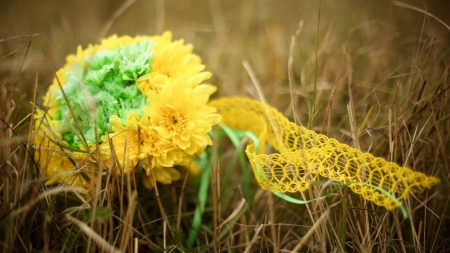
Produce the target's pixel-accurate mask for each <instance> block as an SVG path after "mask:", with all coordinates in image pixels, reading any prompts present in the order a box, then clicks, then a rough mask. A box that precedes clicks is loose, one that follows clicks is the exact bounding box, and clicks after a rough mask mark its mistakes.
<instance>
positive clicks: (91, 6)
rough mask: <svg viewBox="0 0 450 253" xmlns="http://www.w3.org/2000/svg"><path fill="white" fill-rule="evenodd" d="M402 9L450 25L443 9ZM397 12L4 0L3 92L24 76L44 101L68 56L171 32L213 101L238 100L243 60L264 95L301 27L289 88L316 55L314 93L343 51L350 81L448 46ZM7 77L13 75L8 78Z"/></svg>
mask: <svg viewBox="0 0 450 253" xmlns="http://www.w3.org/2000/svg"><path fill="white" fill-rule="evenodd" d="M320 3H321V4H320ZM404 3H406V4H409V5H412V6H415V7H416V8H418V9H420V10H422V11H428V12H429V13H432V14H433V15H434V16H436V17H437V18H439V19H440V20H442V21H443V22H444V23H446V24H450V15H448V13H450V3H449V2H448V1H443V0H440V1H439V0H437V1H420V0H415V1H411V0H407V1H405V2H404ZM399 5H400V4H396V3H395V2H392V1H388V0H381V1H357V0H343V1H322V2H320V1H297V0H284V1H275V0H228V1H219V0H196V1H188V0H181V1H164V0H152V1H147V0H146V1H144V0H135V1H117V0H107V1H58V0H53V1H52V0H47V1H24V0H17V1H6V0H3V1H1V3H0V7H1V8H0V24H1V26H0V38H1V40H2V41H1V43H0V52H1V55H0V57H1V58H0V71H1V73H2V76H4V77H3V78H2V80H3V81H4V82H7V83H13V82H14V80H15V78H16V75H17V74H18V72H21V73H23V74H24V75H21V78H20V80H19V82H18V84H17V85H18V87H19V88H21V89H20V90H21V91H23V92H25V94H26V92H29V91H31V89H26V88H25V87H29V83H27V82H26V81H25V80H28V79H27V78H26V77H32V78H31V79H29V80H34V76H35V75H36V72H37V73H38V76H39V90H38V93H39V94H42V93H44V92H45V89H46V87H47V85H48V84H49V83H50V82H51V79H52V74H51V70H50V65H53V67H54V68H55V69H58V68H59V67H61V66H62V65H63V64H64V61H65V57H66V55H67V54H70V53H74V52H76V48H77V46H78V45H81V46H83V47H85V46H86V45H88V44H89V43H96V42H98V41H99V40H100V39H101V38H103V37H105V36H109V35H112V34H118V35H125V34H128V35H131V36H133V35H138V34H146V35H152V34H160V33H162V32H163V31H165V30H171V31H172V32H173V34H174V39H179V38H183V39H185V41H186V42H188V43H192V44H193V45H194V46H195V53H197V54H199V55H200V56H201V57H202V59H203V61H204V63H205V64H206V66H207V70H209V71H211V72H213V74H214V77H213V79H211V82H212V83H214V84H215V85H217V86H219V87H220V95H246V91H245V87H246V85H247V84H248V80H247V79H246V78H247V74H246V73H245V70H244V68H243V65H242V62H243V61H247V62H249V64H250V65H251V66H252V68H253V70H254V71H255V73H256V74H257V76H258V79H259V81H260V82H261V84H262V85H263V87H264V90H265V91H266V93H267V95H268V96H270V94H277V93H274V92H273V91H275V90H276V89H280V88H281V87H282V85H283V84H285V83H286V82H287V79H288V73H287V66H288V59H289V54H290V44H291V37H292V36H293V35H295V33H296V31H297V30H298V28H299V22H303V27H302V29H301V32H300V34H299V36H298V37H297V38H296V40H295V45H294V48H293V56H294V57H293V69H294V73H293V74H295V77H296V78H297V79H298V78H300V77H305V78H306V77H307V76H308V75H307V74H306V75H301V74H300V73H302V72H304V73H307V72H308V71H310V70H311V68H312V67H313V66H314V64H315V54H316V51H317V53H318V56H319V59H318V60H319V67H320V68H321V70H322V71H323V72H327V71H331V72H334V73H323V72H322V73H320V72H319V83H321V84H322V85H325V83H333V82H335V81H336V77H337V76H338V75H339V72H340V71H342V70H343V69H342V68H341V67H342V66H343V57H342V56H343V54H344V52H345V47H347V48H349V49H350V50H347V51H351V52H350V53H351V54H352V55H351V56H352V63H353V64H352V67H353V73H354V74H355V77H354V78H357V77H358V76H361V75H362V74H360V73H359V72H361V71H362V72H364V71H369V70H370V71H372V72H376V71H374V70H373V69H372V67H373V66H370V64H371V63H374V62H376V64H377V65H378V66H379V65H380V62H379V61H393V62H396V63H399V64H397V65H401V62H399V61H401V60H404V58H402V57H403V56H404V54H411V53H413V52H414V48H415V47H417V43H419V42H423V43H426V40H428V39H434V42H432V43H437V44H438V45H439V47H445V46H447V45H448V39H449V30H448V28H446V27H445V26H444V25H442V24H439V22H438V21H436V20H435V19H434V18H431V17H429V16H427V15H424V14H423V13H421V12H418V11H416V10H411V9H410V8H405V7H401V6H399ZM319 13H320V18H319ZM420 40H422V41H420ZM30 41H31V44H30V48H29V51H28V54H27V57H26V58H25V62H24V63H23V66H22V67H21V65H22V61H23V59H24V55H25V53H26V51H27V46H28V43H29V42H30ZM317 42H318V45H316V44H317ZM428 42H429V41H428ZM386 45H388V46H389V47H388V46H386ZM44 48H46V50H47V52H48V57H49V58H50V62H48V61H47V60H46V56H45V54H44ZM316 49H318V50H316ZM383 50H384V51H383ZM386 50H389V51H386ZM325 59H326V60H325ZM361 65H362V66H361ZM393 65H394V64H393ZM404 65H406V64H404ZM382 71H386V70H382ZM392 71H393V70H392ZM5 73H13V75H12V76H10V77H7V76H5ZM379 76H380V79H382V78H384V77H383V76H382V74H379ZM325 78H327V79H325ZM303 81H304V82H305V83H303V84H304V85H309V84H311V80H301V82H303ZM355 81H356V80H355ZM357 81H364V80H357ZM365 81H366V82H367V81H369V80H365ZM371 81H372V82H373V81H375V80H371ZM296 82H297V84H298V83H300V81H298V80H297V81H296ZM366 85H368V86H371V84H368V83H366ZM22 88H25V89H22ZM25 94H24V95H25Z"/></svg>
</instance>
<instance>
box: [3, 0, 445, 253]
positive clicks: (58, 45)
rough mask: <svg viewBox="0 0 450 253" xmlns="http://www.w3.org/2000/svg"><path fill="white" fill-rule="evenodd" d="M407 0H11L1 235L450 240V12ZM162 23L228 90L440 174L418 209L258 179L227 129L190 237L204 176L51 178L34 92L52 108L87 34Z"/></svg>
mask: <svg viewBox="0 0 450 253" xmlns="http://www.w3.org/2000/svg"><path fill="white" fill-rule="evenodd" d="M405 3H406V4H407V5H405V4H402V3H400V4H399V3H398V2H389V1H372V2H364V3H363V2H361V1H356V0H346V1H339V2H337V1H336V2H332V1H322V2H321V3H320V2H319V1H317V2H316V1H294V0H286V1H270V0H261V1H257V0H244V1H237V0H229V1H219V0H208V1H206V0H205V1H163V0H155V1H126V2H121V1H83V3H80V2H78V1H68V2H67V1H55V0H52V1H46V2H45V3H42V2H39V1H33V2H31V1H8V2H5V3H2V4H0V5H1V8H0V23H1V24H2V27H1V28H0V52H1V54H0V119H1V120H2V122H1V123H0V126H1V128H0V136H1V137H0V147H1V151H0V152H1V155H0V171H1V177H0V231H3V232H2V233H0V249H1V250H2V251H3V252H12V251H18V252H33V251H39V252H56V251H83V252H93V251H108V252H110V251H122V252H147V251H153V252H190V251H193V252H205V251H209V252H221V251H228V252H253V251H255V252H297V251H299V252H343V251H348V252H448V251H449V250H450V241H449V235H450V220H449V219H450V217H449V215H448V213H449V211H448V204H449V203H448V202H449V198H450V197H449V194H448V192H449V191H450V183H449V178H448V177H449V175H450V162H449V160H450V155H449V154H450V137H449V136H450V133H449V130H450V101H449V100H450V99H449V98H450V81H449V73H448V71H449V65H448V62H449V60H450V58H449V51H448V48H449V37H448V36H449V34H450V33H449V32H450V31H449V30H448V29H447V28H446V26H445V24H447V25H450V17H449V16H448V15H447V11H446V8H447V9H448V7H447V6H446V5H445V3H438V2H436V3H434V2H430V3H424V2H420V1H408V2H405ZM411 6H414V8H411ZM319 10H320V16H319ZM430 14H431V15H430ZM436 19H439V20H436ZM299 23H300V25H299ZM166 29H168V30H172V32H173V34H174V37H175V38H177V39H178V38H184V39H185V40H186V41H187V42H189V43H192V44H194V46H195V52H196V53H197V54H199V55H200V56H201V57H202V59H203V61H204V63H205V64H206V66H207V70H209V71H211V72H212V73H213V74H214V76H213V78H212V79H211V80H210V82H211V83H213V84H215V85H217V86H218V87H219V91H218V92H217V94H216V95H215V96H216V97H221V96H248V97H254V98H261V97H263V98H265V99H266V100H267V102H268V103H269V104H271V105H273V106H276V107H277V108H278V109H279V110H280V111H281V112H283V113H284V114H285V115H286V116H287V117H289V118H291V119H292V120H293V121H295V122H297V124H302V125H304V126H307V127H309V128H312V129H314V130H315V131H317V132H320V133H323V134H326V135H328V136H330V137H333V138H336V139H338V140H339V141H341V142H343V143H347V144H349V145H352V146H353V147H357V148H359V149H361V150H364V151H368V152H370V153H372V154H374V155H376V156H381V157H384V158H386V159H388V160H392V161H395V162H397V163H399V164H402V165H405V166H407V167H410V168H412V169H414V170H416V171H421V172H424V173H426V174H428V175H435V176H437V177H439V178H440V179H441V183H440V184H439V185H438V186H436V187H434V188H433V189H431V190H429V191H426V192H424V193H421V194H413V195H411V196H410V197H409V199H408V200H407V201H405V203H404V206H405V208H406V210H407V213H408V218H406V219H404V218H403V217H402V215H401V212H400V211H398V210H397V211H393V212H388V211H386V210H385V209H383V208H380V207H377V206H375V205H373V204H372V203H369V202H365V201H362V200H361V199H360V198H359V197H358V196H356V195H355V194H353V193H352V192H351V191H350V189H346V188H344V189H342V190H340V191H338V192H337V193H336V194H333V195H332V196H331V197H329V198H327V199H325V200H322V201H316V202H313V203H311V204H307V205H295V204H291V203H288V202H286V201H284V200H282V199H279V198H278V197H276V196H274V195H273V194H271V193H270V192H267V191H263V190H261V189H260V188H259V187H258V186H257V184H256V182H255V180H254V179H253V175H251V174H249V173H248V172H249V169H250V168H249V165H248V164H246V166H244V167H243V168H241V166H240V165H239V163H231V165H233V166H230V161H232V160H233V156H236V154H237V152H239V150H238V151H235V149H234V148H233V147H232V145H231V144H230V143H229V142H228V141H227V140H224V139H223V138H222V139H220V140H219V139H215V142H216V143H217V145H215V146H214V147H213V148H212V150H211V159H210V162H211V165H212V168H211V175H210V177H209V191H208V194H209V195H208V199H207V202H206V206H205V212H204V215H203V219H202V224H201V226H200V228H199V231H198V234H197V237H196V240H195V245H194V246H193V247H188V243H187V240H188V239H187V238H188V233H189V229H190V228H191V226H192V219H193V217H194V212H195V208H196V207H197V205H198V203H199V202H198V197H197V194H198V184H197V183H196V182H195V180H192V179H186V180H180V181H179V182H176V183H174V184H172V185H169V186H165V185H158V188H157V191H156V190H154V191H148V190H145V189H144V188H143V187H142V186H141V185H140V184H139V182H137V180H136V178H133V177H119V176H118V175H115V174H107V176H106V178H105V179H104V180H105V181H106V182H109V183H111V184H112V185H115V186H116V192H115V193H114V194H113V193H112V192H111V191H109V190H107V189H103V188H101V187H100V186H98V187H95V191H94V192H93V193H92V195H91V196H84V195H80V194H78V193H76V192H77V191H76V190H75V189H73V187H72V188H71V187H58V186H46V185H44V182H45V178H43V177H42V175H41V174H40V171H39V168H38V167H37V166H36V164H35V163H36V161H34V160H33V153H34V150H33V135H32V125H33V124H31V123H32V120H33V116H32V115H33V112H34V110H35V107H34V104H36V105H38V106H39V107H40V108H43V107H44V105H42V100H41V99H40V98H41V97H42V95H43V94H44V93H45V91H46V89H47V87H48V85H49V84H50V83H51V80H52V78H53V73H52V70H51V67H50V66H52V65H53V66H55V67H56V68H59V67H60V66H62V65H63V64H64V60H65V58H64V57H65V56H66V55H67V54H69V53H73V52H75V50H76V46H77V45H79V44H81V45H83V46H86V45H87V44H88V43H96V42H97V41H98V40H99V39H100V38H101V37H102V36H105V35H106V36H108V35H111V34H113V33H117V34H120V35H123V34H129V35H136V34H149V35H151V34H156V33H161V32H162V31H163V30H166ZM44 47H45V48H46V49H47V50H48V54H47V55H46V54H45V53H44V50H43V48H44ZM47 57H48V60H47ZM256 82H257V83H259V86H256V87H258V88H259V89H260V91H258V89H256V88H255V85H254V83H256ZM258 93H259V94H258ZM102 166H103V165H100V168H102ZM105 166H106V167H105V168H103V170H105V171H107V170H106V169H107V166H108V165H105ZM246 175H249V177H248V180H249V182H248V183H247V182H245V178H246ZM183 179H184V178H183ZM246 187H248V188H246ZM326 191H327V189H323V182H318V183H317V185H315V186H314V187H312V188H311V189H309V190H308V191H306V192H304V193H298V194H296V195H295V196H296V197H298V198H305V199H313V198H315V197H317V196H318V195H323V194H324V192H326Z"/></svg>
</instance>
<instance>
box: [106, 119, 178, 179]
mask: <svg viewBox="0 0 450 253" xmlns="http://www.w3.org/2000/svg"><path fill="white" fill-rule="evenodd" d="M111 123H112V125H113V131H114V132H115V134H110V135H109V137H110V138H111V139H112V143H113V145H114V150H115V155H116V156H117V160H118V161H119V163H122V162H124V163H123V164H122V166H123V173H127V172H129V171H131V170H132V169H133V168H134V166H136V165H137V164H138V162H139V161H140V160H144V159H148V161H147V163H146V165H145V168H148V169H151V168H154V167H156V166H162V167H172V166H173V165H177V164H183V163H185V160H186V159H187V154H186V153H185V152H183V150H181V149H179V148H177V147H176V146H175V145H173V143H172V142H171V141H170V140H168V139H167V138H164V137H163V136H160V135H159V134H158V133H157V131H156V130H155V129H154V128H153V127H152V126H151V125H150V121H149V118H148V116H146V115H144V116H142V117H140V116H139V115H138V114H137V113H136V112H131V113H130V114H128V117H127V126H124V125H123V124H122V123H121V122H120V120H119V119H118V118H117V117H115V116H113V117H111ZM108 148H109V147H105V148H104V149H108Z"/></svg>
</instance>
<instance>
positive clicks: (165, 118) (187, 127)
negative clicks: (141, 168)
mask: <svg viewBox="0 0 450 253" xmlns="http://www.w3.org/2000/svg"><path fill="white" fill-rule="evenodd" d="M215 91H216V88H215V87H213V86H211V85H199V86H197V87H195V88H191V87H186V86H184V85H183V81H182V80H176V81H174V82H172V83H170V84H167V85H166V86H164V87H162V88H161V91H160V92H159V93H157V92H155V91H152V92H150V93H149V99H150V101H152V103H151V105H150V107H146V108H145V113H146V114H148V115H152V118H151V124H152V126H154V127H155V129H156V131H157V132H158V133H159V134H160V135H161V136H164V137H165V138H167V139H171V140H172V142H173V144H174V145H175V146H176V147H178V148H181V149H182V150H184V151H185V152H186V153H187V154H189V155H194V154H199V153H201V152H203V150H204V149H205V148H206V146H207V145H212V141H211V138H210V137H209V135H208V132H209V131H211V126H212V125H214V124H217V123H218V122H219V121H220V119H221V116H220V115H219V114H216V113H215V111H216V109H215V108H213V107H210V106H207V105H206V103H207V102H208V99H209V96H210V95H211V94H212V93H214V92H215Z"/></svg>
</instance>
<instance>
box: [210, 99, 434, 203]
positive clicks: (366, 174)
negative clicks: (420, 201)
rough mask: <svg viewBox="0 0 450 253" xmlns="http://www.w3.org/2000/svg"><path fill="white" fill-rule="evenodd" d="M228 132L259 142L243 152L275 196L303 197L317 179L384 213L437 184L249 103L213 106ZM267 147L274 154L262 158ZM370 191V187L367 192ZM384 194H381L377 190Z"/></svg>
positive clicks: (228, 101)
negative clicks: (341, 186) (297, 194)
mask: <svg viewBox="0 0 450 253" xmlns="http://www.w3.org/2000/svg"><path fill="white" fill-rule="evenodd" d="M209 105H210V106H213V107H216V108H217V109H218V111H219V113H220V114H221V115H222V122H223V123H225V124H226V125H228V126H229V127H231V128H236V129H242V130H248V131H251V132H253V133H254V134H255V135H256V136H258V140H259V148H258V150H257V151H256V152H255V147H254V144H250V145H248V146H247V148H246V154H247V156H248V158H249V160H250V163H251V165H252V168H253V172H254V174H255V177H256V180H257V182H258V184H259V185H260V186H261V187H262V188H263V189H265V190H270V191H272V192H277V193H288V192H298V191H305V190H306V189H308V187H309V186H310V184H311V183H312V182H314V181H315V180H317V179H318V177H319V175H320V176H322V177H326V178H329V179H331V180H333V181H335V182H338V183H340V184H348V183H351V184H349V188H350V189H351V190H352V191H354V192H355V193H357V194H359V195H361V196H362V197H363V198H365V199H366V200H369V201H372V202H374V203H375V204H377V205H379V206H384V207H385V208H386V209H388V210H392V209H395V208H397V207H398V206H399V202H398V201H395V199H392V196H394V197H395V198H397V199H398V200H403V199H405V198H406V197H407V196H408V194H409V193H410V192H422V191H424V190H425V189H427V188H430V187H432V186H434V185H436V184H437V183H439V179H437V178H435V177H429V176H426V175H425V174H423V173H421V172H415V171H412V170H411V169H409V168H405V167H401V166H399V165H398V164H396V163H393V162H388V161H386V160H385V159H383V158H379V157H374V156H373V155H371V154H369V153H365V152H362V151H360V150H358V149H355V148H352V147H350V146H348V145H346V144H342V143H340V142H338V141H337V140H335V139H332V138H328V137H327V136H325V135H322V134H317V133H316V132H314V131H311V130H308V129H306V128H304V127H302V126H298V125H296V124H294V123H292V122H290V121H289V120H288V119H287V118H286V117H284V116H283V115H282V114H281V113H280V112H278V111H277V110H276V109H274V108H272V107H270V106H268V105H265V104H262V103H260V102H259V101H256V100H252V99H247V98H221V99H216V100H212V101H211V102H210V103H209ZM266 144H270V146H271V147H273V148H274V149H275V150H276V151H278V152H277V153H272V154H266V152H265V148H266ZM368 185H371V186H374V187H370V186H368ZM377 188H381V189H383V190H384V191H385V192H387V193H389V194H390V195H392V196H391V197H390V196H388V195H387V194H386V193H383V192H382V191H380V190H378V189H377Z"/></svg>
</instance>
